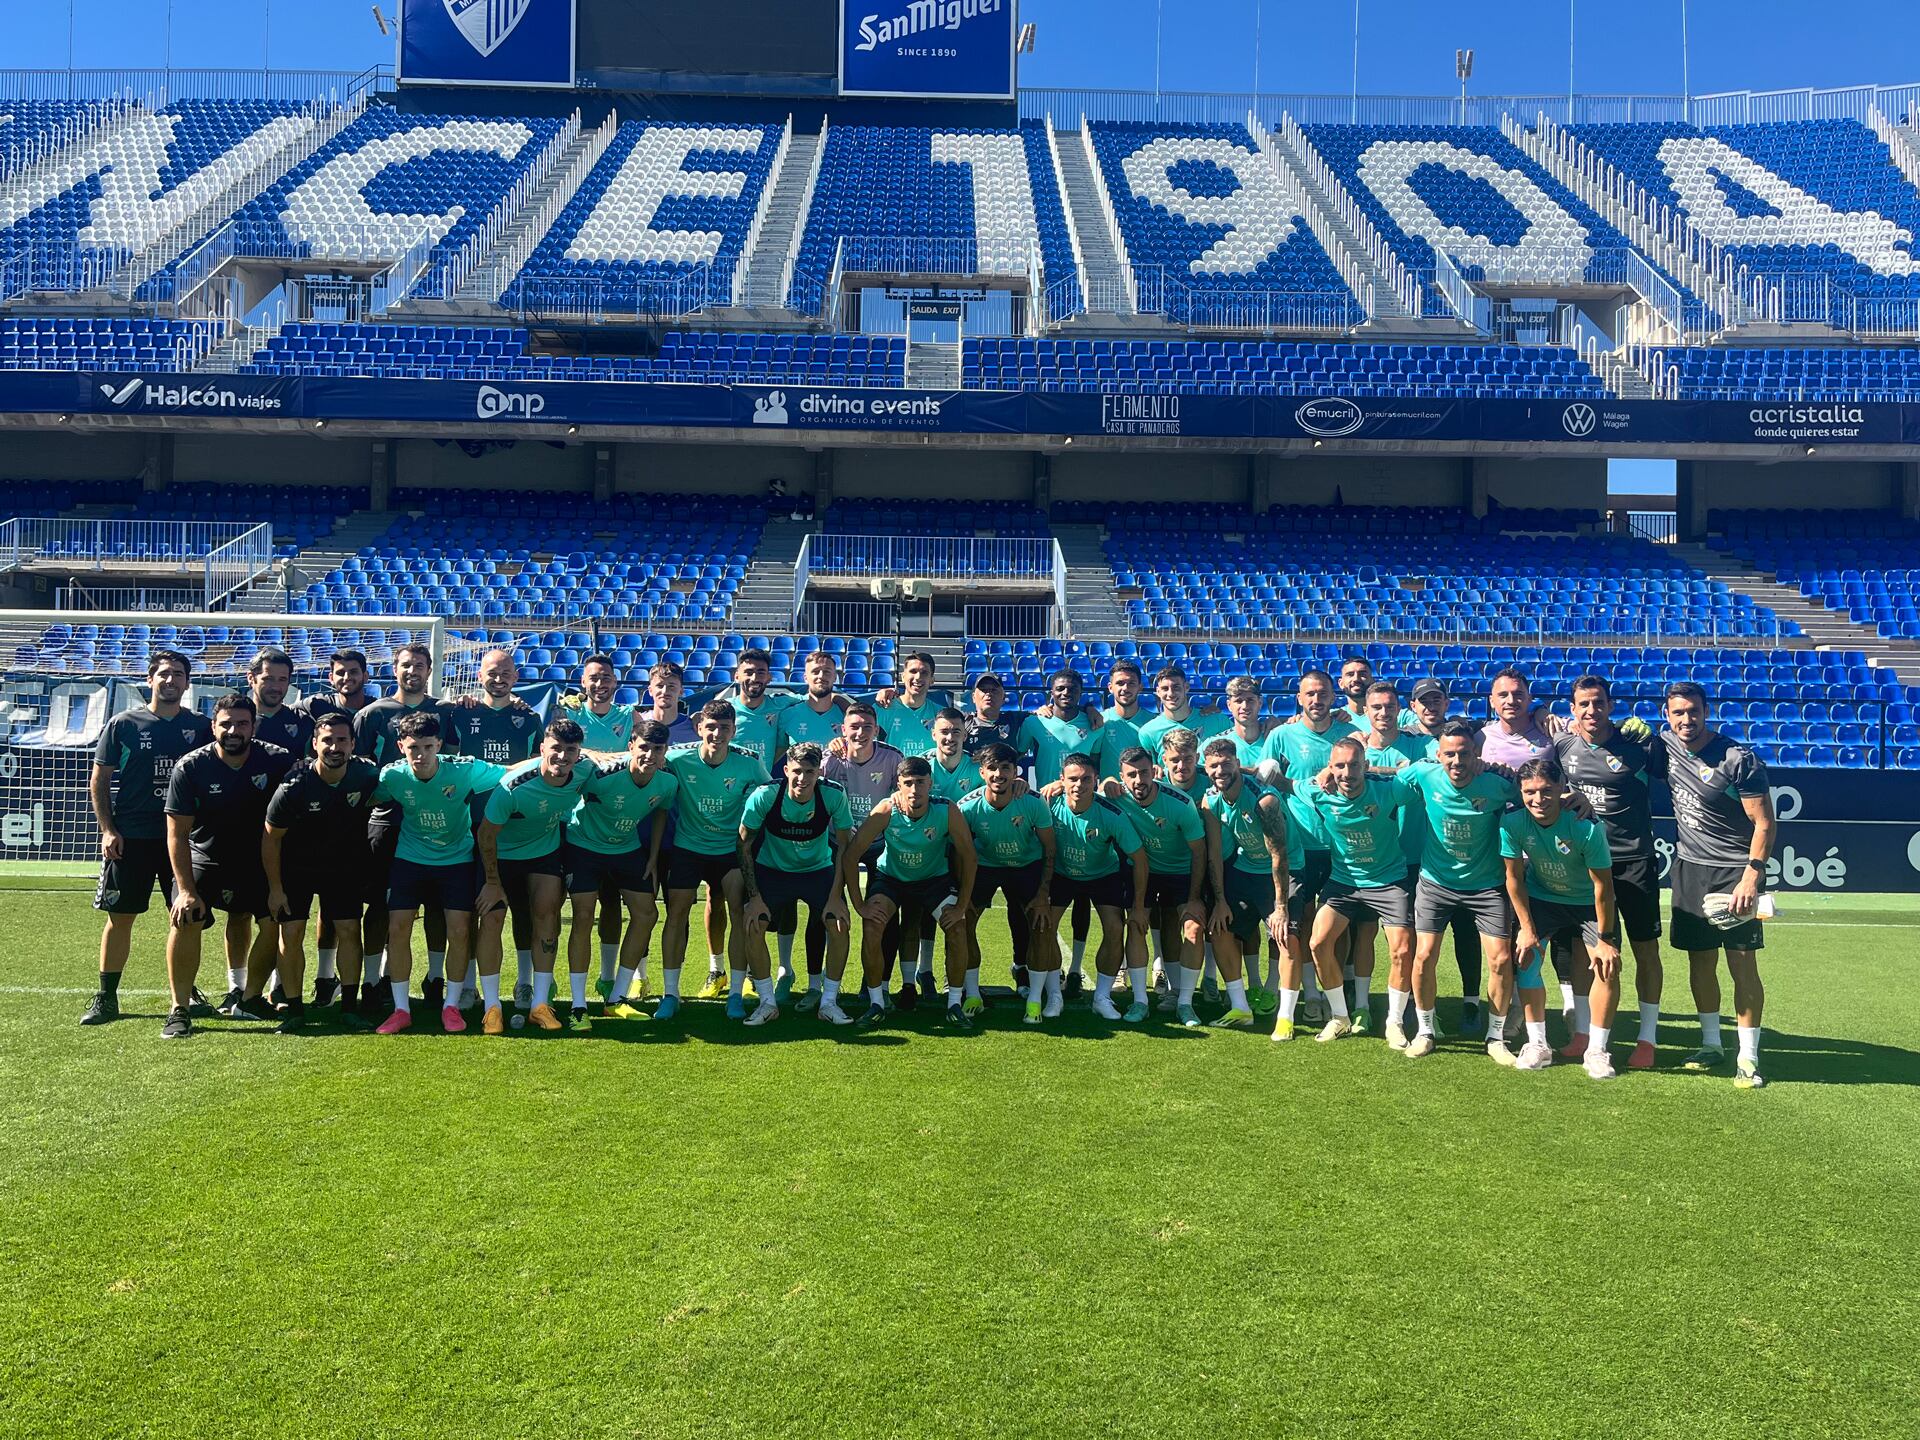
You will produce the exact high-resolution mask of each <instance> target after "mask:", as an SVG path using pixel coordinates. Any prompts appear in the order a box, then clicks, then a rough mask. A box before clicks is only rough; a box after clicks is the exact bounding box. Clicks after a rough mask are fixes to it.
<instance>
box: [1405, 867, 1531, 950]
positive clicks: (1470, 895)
mask: <svg viewBox="0 0 1920 1440" xmlns="http://www.w3.org/2000/svg"><path fill="white" fill-rule="evenodd" d="M1461 911H1465V912H1466V913H1467V914H1469V915H1471V916H1472V917H1473V928H1474V929H1475V930H1477V931H1479V932H1480V933H1481V934H1482V935H1492V936H1494V937H1495V938H1496V939H1501V940H1504V939H1508V938H1510V937H1511V936H1512V935H1513V906H1512V904H1511V903H1510V902H1509V901H1508V900H1507V892H1506V891H1505V890H1503V889H1502V888H1501V887H1500V886H1498V885H1494V886H1491V887H1489V888H1488V889H1485V890H1453V889H1450V888H1448V887H1447V886H1445V885H1442V884H1440V883H1439V882H1438V881H1437V880H1435V879H1434V878H1433V877H1432V876H1430V875H1422V876H1421V877H1420V884H1419V887H1418V888H1417V889H1416V890H1415V891H1414V895H1413V928H1414V930H1415V932H1416V933H1418V934H1421V935H1443V934H1445V933H1446V930H1447V927H1448V926H1449V925H1450V924H1452V922H1453V917H1454V916H1455V915H1456V914H1458V913H1459V912H1461Z"/></svg>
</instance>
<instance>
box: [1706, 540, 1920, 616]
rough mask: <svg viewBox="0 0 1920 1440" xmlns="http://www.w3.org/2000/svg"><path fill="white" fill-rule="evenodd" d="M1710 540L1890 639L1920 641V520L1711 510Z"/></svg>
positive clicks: (1721, 548)
mask: <svg viewBox="0 0 1920 1440" xmlns="http://www.w3.org/2000/svg"><path fill="white" fill-rule="evenodd" d="M1708 524H1709V526H1710V527H1711V528H1712V529H1713V530H1715V531H1716V532H1718V533H1716V534H1715V535H1714V536H1713V538H1712V539H1711V540H1710V541H1709V542H1708V543H1709V544H1710V545H1711V546H1712V548H1714V549H1716V550H1724V551H1726V552H1728V553H1729V554H1732V555H1734V556H1736V557H1737V558H1739V559H1742V560H1745V561H1746V562H1747V563H1748V564H1750V565H1752V566H1753V567H1754V568H1755V569H1758V570H1761V571H1763V572H1765V573H1766V574H1769V575H1771V576H1773V577H1774V578H1775V579H1777V580H1778V581H1779V582H1780V583H1781V584H1783V585H1791V586H1795V587H1797V588H1798V589H1799V591H1800V593H1801V594H1802V595H1805V596H1806V597H1807V598H1808V599H1810V600H1818V601H1820V602H1821V603H1822V604H1823V605H1825V606H1827V608H1828V609H1830V610H1838V611H1840V612H1841V613H1843V614H1845V615H1849V616H1851V617H1852V618H1853V619H1854V620H1855V621H1857V622H1858V623H1859V624H1862V625H1871V626H1873V627H1874V628H1875V629H1876V630H1878V631H1879V632H1880V634H1881V635H1883V636H1885V637H1887V638H1888V639H1902V640H1920V524H1916V523H1915V522H1914V521H1911V520H1902V519H1899V518H1898V517H1895V516H1891V515H1873V516H1863V515H1861V514H1859V513H1857V512H1856V513H1853V514H1848V513H1846V512H1844V511H1837V510H1774V511H1733V512H1721V511H1714V512H1712V513H1711V514H1710V515H1709V516H1708Z"/></svg>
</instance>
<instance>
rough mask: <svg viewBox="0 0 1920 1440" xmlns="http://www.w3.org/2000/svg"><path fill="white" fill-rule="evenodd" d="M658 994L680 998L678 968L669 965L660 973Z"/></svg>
mask: <svg viewBox="0 0 1920 1440" xmlns="http://www.w3.org/2000/svg"><path fill="white" fill-rule="evenodd" d="M660 993H661V994H662V995H671V996H673V997H674V999H676V1000H677V999H679V998H680V967H679V966H677V965H671V966H668V967H666V968H665V969H663V970H661V972H660Z"/></svg>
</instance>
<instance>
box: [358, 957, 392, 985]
mask: <svg viewBox="0 0 1920 1440" xmlns="http://www.w3.org/2000/svg"><path fill="white" fill-rule="evenodd" d="M385 959H386V956H385V955H384V954H383V953H382V952H381V951H378V950H375V951H374V952H373V953H372V954H370V955H362V956H361V957H360V983H361V984H362V985H378V984H379V983H380V963H381V961H383V960H385Z"/></svg>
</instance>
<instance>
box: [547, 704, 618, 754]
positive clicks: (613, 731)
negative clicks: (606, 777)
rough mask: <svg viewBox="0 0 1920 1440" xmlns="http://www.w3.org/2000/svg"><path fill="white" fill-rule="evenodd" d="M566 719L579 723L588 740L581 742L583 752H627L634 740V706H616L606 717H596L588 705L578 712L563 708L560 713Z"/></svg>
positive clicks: (581, 707)
mask: <svg viewBox="0 0 1920 1440" xmlns="http://www.w3.org/2000/svg"><path fill="white" fill-rule="evenodd" d="M559 713H560V715H561V716H563V717H564V718H566V719H569V720H573V721H576V722H578V724H579V726H580V729H581V730H582V731H583V732H584V733H585V735H586V739H585V740H583V741H582V742H581V745H580V748H581V749H583V750H610V751H619V750H625V749H626V748H627V746H628V744H629V742H631V741H632V739H633V713H634V711H633V706H631V705H615V706H613V707H612V708H611V709H609V710H608V711H607V713H606V714H604V715H596V714H594V713H593V711H592V710H590V709H588V708H587V706H586V705H584V704H582V705H581V706H580V708H579V709H578V710H569V709H565V708H562V709H561V711H560V712H559Z"/></svg>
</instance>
